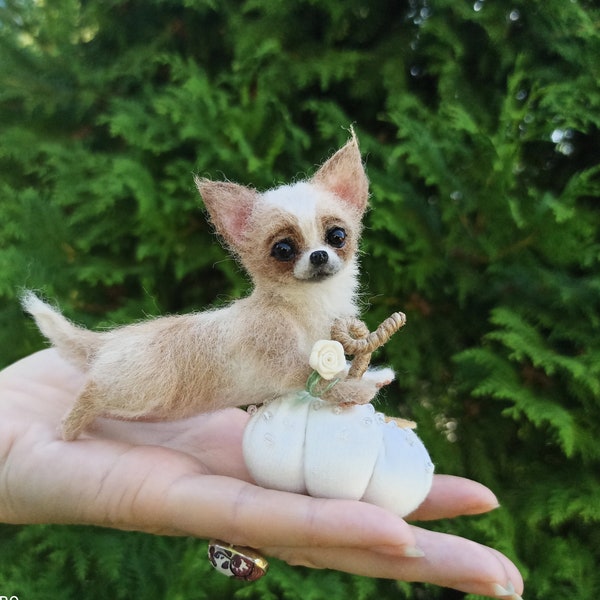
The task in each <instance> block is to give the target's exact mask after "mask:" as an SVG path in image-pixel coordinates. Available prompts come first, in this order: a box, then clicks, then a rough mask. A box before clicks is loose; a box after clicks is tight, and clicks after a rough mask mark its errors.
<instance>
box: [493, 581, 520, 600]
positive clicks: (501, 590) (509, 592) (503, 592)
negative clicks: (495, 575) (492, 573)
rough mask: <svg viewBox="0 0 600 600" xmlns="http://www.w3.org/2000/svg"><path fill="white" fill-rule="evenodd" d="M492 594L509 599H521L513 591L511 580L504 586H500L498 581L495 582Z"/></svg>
mask: <svg viewBox="0 0 600 600" xmlns="http://www.w3.org/2000/svg"><path fill="white" fill-rule="evenodd" d="M494 595H496V596H498V597H500V598H509V599H510V600H523V598H521V596H519V594H517V593H516V592H515V586H514V585H513V584H512V582H511V581H509V582H508V584H507V586H506V587H503V586H501V585H500V584H499V583H495V584H494Z"/></svg>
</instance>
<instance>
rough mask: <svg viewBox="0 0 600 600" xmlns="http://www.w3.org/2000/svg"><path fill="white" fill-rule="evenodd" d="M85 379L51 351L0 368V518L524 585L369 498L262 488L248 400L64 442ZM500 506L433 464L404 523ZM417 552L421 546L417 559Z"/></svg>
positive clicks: (479, 551) (511, 589)
mask: <svg viewBox="0 0 600 600" xmlns="http://www.w3.org/2000/svg"><path fill="white" fill-rule="evenodd" d="M83 381H84V379H83V376H82V375H81V373H79V372H78V371H76V370H75V369H74V368H73V367H71V366H70V365H69V364H67V363H66V362H65V361H63V360H62V359H61V358H60V357H59V356H58V355H57V354H56V352H55V351H54V350H45V351H42V352H39V353H37V354H34V355H32V356H29V357H27V358H25V359H23V360H22V361H19V362H18V363H15V364H14V365H12V366H10V367H8V368H7V369H5V370H4V371H2V372H0V521H1V522H6V523H15V524H17V523H18V524H29V523H71V524H75V523H77V524H93V525H101V526H105V527H113V528H118V529H127V530H139V531H145V532H151V533H157V534H166V535H192V536H196V537H199V538H212V537H216V538H220V539H222V540H226V541H227V542H230V543H232V544H236V545H243V546H250V547H253V548H257V549H260V551H261V552H263V553H264V554H266V555H268V556H275V557H278V558H281V559H283V560H285V561H287V562H289V563H290V564H292V565H306V566H311V567H315V568H330V569H337V570H340V571H346V572H349V573H356V574H361V575H367V576H371V577H384V578H392V579H399V580H404V581H422V582H430V583H433V584H437V585H440V586H446V587H452V588H455V589H458V590H461V591H464V592H468V593H475V594H481V595H488V596H492V597H498V598H500V597H501V598H514V599H516V598H518V594H520V593H522V589H523V582H522V579H521V576H520V574H519V572H518V570H517V569H516V567H515V566H514V565H513V564H512V563H511V562H510V561H509V560H508V559H507V558H506V557H505V556H503V555H502V554H500V553H499V552H497V551H495V550H493V549H491V548H488V547H485V546H482V545H480V544H477V543H475V542H472V541H469V540H466V539H464V538H460V537H456V536H452V535H447V534H443V533H436V532H431V531H428V530H426V529H422V528H420V527H416V526H413V525H409V524H408V523H407V522H406V521H405V520H404V519H401V518H399V517H397V516H395V515H393V514H391V513H389V512H387V511H385V510H383V509H381V508H379V507H377V506H373V505H370V504H367V503H364V502H354V501H348V500H327V499H318V498H310V497H308V496H303V495H299V494H291V493H287V492H279V491H274V490H266V489H262V488H260V487H257V486H255V485H253V484H252V483H251V481H250V476H249V474H248V472H247V470H246V468H245V465H244V460H243V456H242V444H241V439H242V435H243V430H244V427H245V424H246V421H247V419H248V417H247V415H246V413H245V412H244V411H242V410H239V409H227V410H223V411H219V412H215V413H211V414H203V415H198V416H196V417H193V418H190V419H185V420H182V421H176V422H160V423H149V422H123V421H113V420H105V419H98V420H97V422H96V424H95V426H94V428H93V429H92V430H91V431H90V432H89V433H88V434H86V435H83V436H81V438H80V439H78V440H76V441H73V442H64V441H62V440H61V439H60V437H59V435H58V432H57V427H58V425H59V423H60V420H61V418H62V416H63V414H64V413H65V412H66V410H67V408H69V407H70V406H71V404H72V403H73V401H74V399H75V396H76V394H77V392H78V391H79V389H80V387H81V386H82V384H83ZM497 505H498V503H497V500H496V498H495V496H494V495H493V494H492V493H491V492H490V491H489V490H488V489H487V488H485V487H483V486H482V485H480V484H478V483H475V482H473V481H470V480H467V479H462V478H458V477H451V476H445V475H436V476H435V477H434V483H433V487H432V490H431V493H430V494H429V496H428V498H427V499H426V500H425V502H424V503H423V504H422V505H421V507H419V509H418V510H417V511H416V512H415V513H414V514H413V515H411V516H410V518H409V519H408V520H432V519H439V518H448V517H455V516H458V515H467V514H478V513H483V512H487V511H489V510H492V509H494V508H496V507H497ZM419 551H422V553H424V555H425V556H421V557H417V556H415V555H418V554H419ZM411 555H412V556H411Z"/></svg>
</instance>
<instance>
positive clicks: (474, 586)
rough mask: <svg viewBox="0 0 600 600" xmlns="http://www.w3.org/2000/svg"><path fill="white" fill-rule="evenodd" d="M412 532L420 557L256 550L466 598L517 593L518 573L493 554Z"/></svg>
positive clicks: (458, 540)
mask: <svg viewBox="0 0 600 600" xmlns="http://www.w3.org/2000/svg"><path fill="white" fill-rule="evenodd" d="M415 529H416V533H415V536H416V540H417V543H418V545H419V547H420V548H422V549H423V550H424V552H425V557H423V558H411V559H408V558H400V557H393V556H386V555H383V554H378V553H375V552H372V551H369V550H364V549H357V548H310V547H307V548H289V547H272V548H263V549H262V550H263V551H264V552H265V553H267V554H268V555H270V556H276V557H278V558H281V559H283V560H285V561H286V562H288V563H290V564H292V565H304V566H309V567H313V568H328V569H335V570H339V571H345V572H348V573H353V574H356V575H364V576H369V577H381V578H387V579H397V580H401V581H408V582H424V583H432V584H435V585H439V586H443V587H450V588H453V589H456V590H460V591H462V592H465V593H470V594H479V595H484V596H490V597H498V598H499V597H504V598H505V599H508V598H512V599H516V598H518V595H519V594H521V593H522V592H523V580H522V578H521V576H520V574H519V572H518V570H517V569H516V567H515V566H514V565H513V563H512V562H511V561H510V560H509V559H508V558H506V557H505V556H503V555H502V554H500V553H499V552H496V551H495V550H492V549H491V548H488V547H486V546H482V545H480V544H477V543H475V542H472V541H470V540H467V539H464V538H460V537H456V536H452V535H448V534H444V533H436V532H430V531H426V530H423V529H418V528H415ZM503 592H507V593H506V594H504V593H503Z"/></svg>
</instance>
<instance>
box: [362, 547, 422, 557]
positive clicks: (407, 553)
mask: <svg viewBox="0 0 600 600" xmlns="http://www.w3.org/2000/svg"><path fill="white" fill-rule="evenodd" d="M371 550H373V552H378V553H379V554H387V555H389V556H401V557H403V558H423V557H424V556H425V552H423V550H421V548H418V547H417V546H374V547H373V548H371Z"/></svg>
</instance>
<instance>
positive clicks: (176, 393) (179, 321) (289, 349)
mask: <svg viewBox="0 0 600 600" xmlns="http://www.w3.org/2000/svg"><path fill="white" fill-rule="evenodd" d="M196 184H197V186H198V190H199V191H200V193H201V195H202V197H203V199H204V202H205V204H206V207H207V209H208V212H209V213H210V216H211V219H212V222H213V224H214V226H215V228H216V230H217V232H218V233H219V234H220V235H221V236H222V237H223V239H224V240H225V242H226V243H227V244H228V246H229V247H230V249H231V250H232V251H233V252H234V253H235V254H236V255H237V257H238V258H239V259H240V261H241V262H242V263H243V264H244V266H245V267H246V269H247V270H248V272H249V274H250V275H251V277H252V279H253V282H254V289H253V291H252V293H251V294H250V295H249V296H248V297H247V298H243V299H241V300H238V301H236V302H234V303H232V304H231V305H229V306H227V307H226V308H222V309H219V310H210V311H205V312H198V313H194V314H187V315H182V316H170V317H162V318H158V319H154V320H149V321H144V322H140V323H137V324H134V325H129V326H125V327H119V328H116V329H113V330H109V331H105V332H92V331H89V330H86V329H83V328H81V327H78V326H76V325H74V324H72V323H71V322H70V321H68V320H67V319H66V318H64V317H63V316H62V315H61V313H60V312H59V311H57V310H55V309H54V308H52V307H50V306H49V305H48V304H46V303H45V302H43V301H42V300H40V299H39V298H37V296H35V295H34V294H33V293H31V292H29V293H27V294H25V295H24V297H23V306H24V308H25V310H26V311H28V312H29V313H31V315H33V317H34V319H35V320H36V322H37V324H38V326H39V328H40V330H41V331H42V333H43V334H44V335H45V336H46V337H47V338H48V339H49V340H50V341H51V342H52V343H53V344H54V346H55V347H56V348H57V350H58V351H59V352H60V353H61V355H62V356H64V357H65V358H66V359H67V360H69V361H70V362H72V363H73V364H75V365H77V366H78V367H79V368H80V369H82V370H83V371H86V372H87V374H88V379H87V384H86V386H85V387H84V389H83V391H82V392H81V394H80V396H79V397H78V399H77V401H76V402H75V404H74V406H73V408H72V409H71V410H70V411H69V413H68V414H67V415H66V416H65V418H64V420H63V424H62V435H63V438H64V439H65V440H72V439H75V438H76V437H77V436H78V435H79V434H80V433H81V432H82V431H83V430H85V429H86V427H88V426H89V425H90V424H91V423H92V422H93V420H94V419H95V418H96V417H98V416H108V417H113V418H121V419H147V418H152V419H169V420H172V419H179V418H183V417H186V416H190V415H192V414H194V413H198V412H204V411H210V410H216V409H219V408H224V407H227V406H243V405H248V404H258V403H262V402H264V401H265V400H269V399H272V398H275V397H277V396H279V395H282V394H284V393H287V392H289V391H294V390H299V389H302V388H303V387H304V384H305V382H306V379H307V377H308V375H309V374H310V367H309V366H308V356H309V354H310V351H311V348H312V345H313V344H314V342H315V341H316V340H318V339H328V338H329V337H330V329H331V324H332V321H333V320H334V319H335V318H337V317H343V316H348V315H355V314H356V313H357V305H356V292H357V274H358V266H357V259H356V253H357V247H358V238H359V235H360V230H361V217H362V214H363V212H364V210H365V208H366V206H367V199H368V182H367V178H366V175H365V172H364V169H363V165H362V161H361V157H360V153H359V150H358V145H357V142H356V139H355V137H354V135H353V136H352V138H351V139H350V141H349V142H348V143H347V144H346V145H345V146H344V147H343V148H342V149H341V150H339V151H338V152H337V153H336V154H334V155H333V156H332V157H331V158H330V159H329V160H328V161H326V162H325V163H324V164H323V166H322V167H321V168H320V169H319V170H318V171H317V173H316V174H315V175H314V176H313V177H312V178H311V179H310V180H308V181H305V182H300V183H297V184H294V185H291V186H282V187H280V188H276V189H274V190H270V191H268V192H265V193H264V194H259V193H258V192H256V191H255V190H252V189H250V188H246V187H243V186H240V185H237V184H233V183H229V182H212V181H209V180H205V179H199V178H196ZM332 227H341V228H343V229H344V231H346V233H347V239H346V241H345V243H344V245H343V247H342V248H333V247H331V246H330V245H328V243H327V240H326V239H325V238H326V235H327V231H328V228H332ZM281 239H283V240H288V241H289V240H291V241H293V244H294V247H295V248H296V250H297V252H296V256H294V259H293V260H290V261H278V260H276V259H275V258H274V257H273V256H272V255H271V249H272V247H273V244H274V243H276V242H277V241H278V240H281ZM315 251H318V252H325V253H327V255H328V260H327V261H326V263H325V264H324V265H313V263H312V261H311V255H312V254H313V253H314V252H315ZM391 377H393V374H392V373H391V371H389V370H387V371H384V372H381V374H380V375H373V374H371V375H370V376H369V377H365V378H364V379H362V380H354V381H351V380H346V381H342V382H340V383H339V384H338V385H336V386H335V387H334V388H333V389H332V391H331V392H329V393H328V394H329V397H328V399H330V400H332V401H339V402H359V403H364V402H368V401H369V400H371V399H372V398H373V396H374V395H375V393H376V391H377V388H378V387H380V386H381V385H382V384H384V383H387V382H388V381H389V380H390V379H391Z"/></svg>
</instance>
